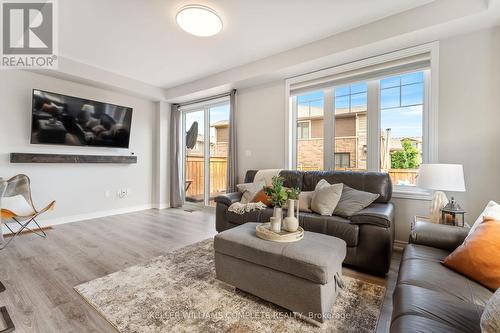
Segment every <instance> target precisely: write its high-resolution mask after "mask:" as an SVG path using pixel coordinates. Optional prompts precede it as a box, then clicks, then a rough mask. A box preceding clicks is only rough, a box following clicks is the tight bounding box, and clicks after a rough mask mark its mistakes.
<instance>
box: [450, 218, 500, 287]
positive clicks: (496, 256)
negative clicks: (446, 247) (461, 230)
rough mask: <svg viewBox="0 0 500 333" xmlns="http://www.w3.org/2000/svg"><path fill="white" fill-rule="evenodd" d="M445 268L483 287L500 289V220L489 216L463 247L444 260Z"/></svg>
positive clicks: (466, 240) (465, 241)
mask: <svg viewBox="0 0 500 333" xmlns="http://www.w3.org/2000/svg"><path fill="white" fill-rule="evenodd" d="M442 263H443V265H445V266H446V267H448V268H451V269H453V270H454V271H456V272H458V273H461V274H463V275H465V276H467V277H469V278H470V279H472V280H474V281H476V282H478V283H480V284H482V285H483V286H485V287H487V288H489V289H491V290H496V289H498V288H499V287H500V221H499V220H495V219H493V218H490V217H485V218H484V221H483V222H481V223H480V224H479V225H478V226H477V228H476V230H475V231H474V232H473V233H472V234H471V235H470V236H468V237H467V238H466V239H465V240H464V242H463V243H462V245H460V246H459V247H457V248H456V249H455V251H453V252H452V253H450V254H449V255H448V256H447V257H446V258H444V260H443V261H442Z"/></svg>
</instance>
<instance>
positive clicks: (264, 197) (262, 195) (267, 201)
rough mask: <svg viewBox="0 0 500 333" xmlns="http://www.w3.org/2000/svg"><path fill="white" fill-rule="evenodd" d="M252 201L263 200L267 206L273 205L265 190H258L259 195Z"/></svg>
mask: <svg viewBox="0 0 500 333" xmlns="http://www.w3.org/2000/svg"><path fill="white" fill-rule="evenodd" d="M252 202H262V203H263V204H264V205H266V206H267V207H272V205H273V204H272V203H271V200H270V199H269V197H268V196H267V194H266V192H264V190H260V192H258V193H257V195H256V196H255V197H254V198H253V200H252Z"/></svg>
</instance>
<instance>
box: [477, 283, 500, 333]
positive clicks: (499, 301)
mask: <svg viewBox="0 0 500 333" xmlns="http://www.w3.org/2000/svg"><path fill="white" fill-rule="evenodd" d="M481 330H482V331H483V332H484V333H493V332H500V288H498V290H497V291H496V292H495V293H494V294H493V296H492V297H491V298H490V300H489V301H488V303H486V306H485V308H484V311H483V314H482V315H481Z"/></svg>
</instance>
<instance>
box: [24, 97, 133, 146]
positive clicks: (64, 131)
mask: <svg viewBox="0 0 500 333" xmlns="http://www.w3.org/2000/svg"><path fill="white" fill-rule="evenodd" d="M31 119H32V120H31V143H32V144H57V145H68V146H95V147H115V148H128V146H129V141H130V127H131V124H132V108H129V107H125V106H119V105H114V104H109V103H102V102H97V101H93V100H89V99H84V98H78V97H71V96H66V95H61V94H56V93H52V92H48V91H42V90H37V89H33V100H32V118H31Z"/></svg>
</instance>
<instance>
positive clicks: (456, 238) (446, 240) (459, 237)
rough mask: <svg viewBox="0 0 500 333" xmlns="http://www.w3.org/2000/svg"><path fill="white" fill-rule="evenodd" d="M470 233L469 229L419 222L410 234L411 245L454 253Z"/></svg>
mask: <svg viewBox="0 0 500 333" xmlns="http://www.w3.org/2000/svg"><path fill="white" fill-rule="evenodd" d="M468 233H469V228H462V227H455V226H452V225H445V224H436V223H429V222H424V221H417V222H416V223H415V225H414V226H413V229H412V231H411V233H410V243H413V244H419V245H425V246H431V247H435V248H438V249H442V250H447V251H454V250H455V249H456V248H457V247H458V246H460V244H462V243H463V242H464V240H465V237H467V234H468Z"/></svg>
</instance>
